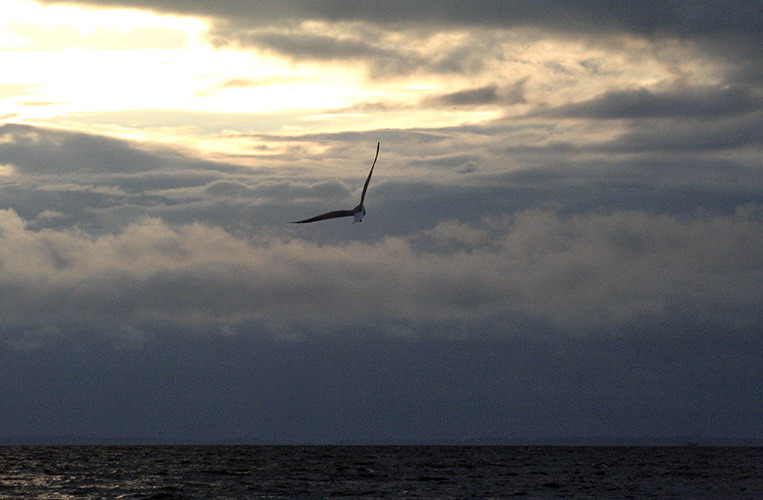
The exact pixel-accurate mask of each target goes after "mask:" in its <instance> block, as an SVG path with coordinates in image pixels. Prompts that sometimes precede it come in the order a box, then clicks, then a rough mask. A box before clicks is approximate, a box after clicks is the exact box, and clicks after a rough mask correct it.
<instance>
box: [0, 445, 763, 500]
mask: <svg viewBox="0 0 763 500" xmlns="http://www.w3.org/2000/svg"><path fill="white" fill-rule="evenodd" d="M305 497H310V498H327V497H366V498H513V497H519V498H521V497H525V498H647V497H658V498H749V499H754V498H763V448H741V447H740V448H735V447H734V448H732V447H729V448H723V447H556V446H529V447H522V446H465V447H462V446H401V447H397V446H133V447H129V446H125V447H118V446H36V447H35V446H4V447H0V498H37V499H46V498H51V499H52V498H56V499H58V498H153V499H174V498H192V499H193V498H305Z"/></svg>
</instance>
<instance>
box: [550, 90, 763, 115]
mask: <svg viewBox="0 0 763 500" xmlns="http://www.w3.org/2000/svg"><path fill="white" fill-rule="evenodd" d="M761 108H763V98H762V97H761V96H760V95H758V94H757V93H755V92H754V91H753V90H752V89H751V88H749V87H720V88H719V87H688V88H680V89H676V90H672V91H668V92H654V91H650V90H648V89H644V88H641V89H638V90H611V91H608V92H606V93H605V94H603V95H600V96H596V97H594V98H593V99H590V100H586V101H583V102H574V103H570V104H565V105H562V106H559V107H557V108H554V109H551V110H548V111H546V112H542V113H541V114H542V115H548V116H552V117H562V118H595V119H605V120H606V119H623V118H671V117H694V118H717V117H723V116H728V115H738V114H747V113H752V112H755V111H760V110H761Z"/></svg>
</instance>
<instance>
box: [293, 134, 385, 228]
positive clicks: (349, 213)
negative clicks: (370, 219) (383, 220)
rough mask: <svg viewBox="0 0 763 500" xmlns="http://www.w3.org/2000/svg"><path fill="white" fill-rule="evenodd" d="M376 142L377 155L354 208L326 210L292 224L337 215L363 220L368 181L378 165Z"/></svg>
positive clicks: (354, 221)
mask: <svg viewBox="0 0 763 500" xmlns="http://www.w3.org/2000/svg"><path fill="white" fill-rule="evenodd" d="M380 144H381V143H379V142H377V143H376V156H375V157H374V163H373V165H371V171H370V172H368V177H367V178H366V183H365V184H364V185H363V192H362V193H361V194H360V203H359V204H358V206H356V207H355V208H353V209H352V210H334V211H333V212H326V213H325V214H321V215H316V216H315V217H310V218H309V219H305V220H297V221H294V222H292V224H306V223H308V222H318V221H319V220H327V219H336V218H337V217H353V221H352V223H353V224H355V223H356V222H363V217H365V215H366V207H364V206H363V201H364V200H365V199H366V191H367V190H368V183H369V182H371V174H373V173H374V166H376V159H377V158H379V145H380Z"/></svg>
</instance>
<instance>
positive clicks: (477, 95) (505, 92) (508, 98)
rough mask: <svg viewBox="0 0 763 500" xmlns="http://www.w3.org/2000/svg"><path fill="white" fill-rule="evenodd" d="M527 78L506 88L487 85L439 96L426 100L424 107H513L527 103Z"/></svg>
mask: <svg viewBox="0 0 763 500" xmlns="http://www.w3.org/2000/svg"><path fill="white" fill-rule="evenodd" d="M526 81H527V79H526V78H523V79H522V80H519V81H518V82H516V83H514V84H513V85H511V86H508V87H506V88H499V87H498V86H497V85H486V86H484V87H478V88H473V89H466V90H459V91H457V92H450V93H447V94H442V95H439V96H434V97H430V98H428V99H424V101H423V103H422V104H423V105H439V106H454V107H456V106H486V105H512V104H521V103H524V102H527V101H526V99H525V97H524V95H523V86H524V83H525V82H526Z"/></svg>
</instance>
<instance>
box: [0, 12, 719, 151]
mask: <svg viewBox="0 0 763 500" xmlns="http://www.w3.org/2000/svg"><path fill="white" fill-rule="evenodd" d="M301 29H302V30H303V31H304V32H306V33H307V34H308V35H309V36H310V37H313V39H314V40H318V41H321V40H323V39H325V38H326V37H327V36H328V35H334V36H335V37H336V38H337V39H341V40H346V39H347V37H354V38H351V41H353V43H356V44H360V43H361V42H362V38H361V36H360V35H359V34H357V33H355V31H360V32H361V33H362V30H359V29H358V28H357V26H356V25H343V24H342V23H338V24H336V25H330V24H326V23H319V22H304V23H303V24H302V26H301ZM212 30H213V24H212V20H210V19H206V18H202V17H180V16H177V15H160V14H156V13H152V12H150V11H139V10H126V9H107V8H96V7H88V6H80V5H66V4H64V5H57V4H56V5H45V6H43V5H40V4H37V3H35V2H33V1H31V0H9V2H6V7H5V10H4V17H3V21H2V24H0V44H1V47H0V50H1V51H2V52H1V53H2V58H3V66H4V68H5V70H6V71H4V75H5V77H4V82H3V85H2V86H1V87H0V96H2V99H3V100H2V102H3V109H4V111H3V118H5V119H9V120H13V121H16V122H26V123H32V124H41V125H49V126H50V125H53V126H62V127H66V128H70V129H85V130H90V131H98V132H99V133H105V134H112V135H119V136H123V137H131V138H138V139H143V140H150V141H157V142H172V143H181V144H185V145H186V146H193V147H195V148H200V149H202V150H207V152H210V153H211V152H213V151H215V150H216V151H218V152H222V151H225V152H227V153H234V154H236V153H243V152H245V150H246V144H241V145H240V147H238V146H236V142H237V141H236V139H235V137H236V135H237V134H251V133H255V134H256V133H273V132H278V133H282V134H293V133H306V132H326V131H342V130H369V129H383V128H415V127H432V126H448V125H454V126H456V125H462V124H474V123H480V122H485V121H488V120H494V119H498V118H501V117H503V116H519V115H522V114H524V113H527V112H528V111H531V110H532V109H534V108H538V107H540V108H542V107H550V106H555V105H559V104H561V103H564V102H569V101H571V100H572V101H574V100H583V99H587V98H590V97H592V96H593V95H596V94H598V93H601V92H604V91H605V90H607V89H610V88H618V87H623V88H625V87H631V88H632V87H633V86H634V85H636V86H639V87H644V88H658V87H660V86H662V87H665V86H667V87H669V86H671V85H673V84H674V83H675V80H676V78H677V77H676V76H675V75H676V74H681V75H683V76H682V77H683V78H686V77H687V76H688V77H691V78H696V79H699V80H702V79H708V76H707V75H708V72H707V68H705V70H702V69H700V68H699V67H697V66H696V63H692V62H686V63H679V62H677V61H680V60H682V59H681V58H680V57H679V56H680V55H681V52H682V51H683V52H685V51H686V50H687V47H684V46H670V45H663V46H661V47H660V48H659V53H657V52H656V51H655V47H654V46H653V45H651V44H648V43H646V42H644V41H642V40H639V39H635V38H629V37H626V36H623V37H620V38H616V39H614V38H613V42H614V44H613V46H612V47H610V46H607V45H605V44H597V45H592V44H590V43H587V42H584V41H582V40H576V39H574V38H569V37H568V38H564V39H563V38H558V37H557V38H555V37H551V36H548V35H547V34H545V35H543V34H541V33H539V32H537V31H535V30H532V29H525V28H514V29H512V30H501V29H489V30H477V31H474V32H470V31H468V30H463V29H455V28H454V29H451V30H442V31H440V32H438V33H436V34H431V35H425V34H424V35H422V34H421V33H419V32H417V31H415V30H414V31H408V32H405V31H399V32H395V31H391V32H389V33H386V34H384V35H383V36H381V37H380V41H379V42H378V47H377V48H376V49H375V50H377V52H382V53H384V52H383V51H385V50H386V51H387V52H391V51H392V49H393V48H394V49H395V50H398V52H400V53H405V54H407V55H408V57H409V59H410V61H409V62H407V63H405V69H404V70H400V68H397V69H398V71H397V72H396V73H395V72H394V71H393V72H392V74H386V73H385V72H384V71H383V70H382V69H379V68H372V67H371V66H370V64H371V63H369V62H368V61H363V60H361V59H353V58H352V57H350V58H348V59H344V60H341V59H337V60H330V61H322V60H315V59H312V60H311V59H310V58H304V59H301V60H296V59H294V58H289V57H286V56H284V55H282V54H280V53H279V52H278V50H266V49H263V50H256V49H255V48H252V47H248V46H246V45H245V44H243V45H242V44H240V43H233V42H230V43H225V42H220V40H219V34H217V35H215V34H212ZM342 30H346V31H347V33H344V32H342ZM269 36H271V38H272V34H269ZM474 46H483V47H484V53H483V54H477V55H475V54H471V55H467V54H466V53H465V50H466V48H469V47H474ZM301 50H309V47H308V48H302V49H301ZM316 50H317V49H316ZM442 54H447V56H442ZM385 57H387V56H385ZM438 58H440V59H439V60H438ZM683 60H686V61H693V60H692V59H690V58H684V59H683ZM411 61H412V62H411ZM432 61H434V62H432ZM666 61H669V62H666ZM384 64H387V65H391V64H393V63H391V62H389V61H387V62H385V63H384ZM395 64H397V66H401V65H402V64H403V63H399V62H398V63H395ZM692 64H694V65H695V66H692ZM427 65H430V66H432V67H427ZM451 66H452V67H458V68H461V69H459V70H451V69H448V68H449V67H451ZM433 67H436V68H438V69H437V71H435V70H433V69H432V68H433ZM466 67H469V68H470V69H469V70H468V71H465V70H464V68H466ZM486 97H487V98H486ZM481 99H482V100H484V102H481ZM244 142H245V141H244Z"/></svg>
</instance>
